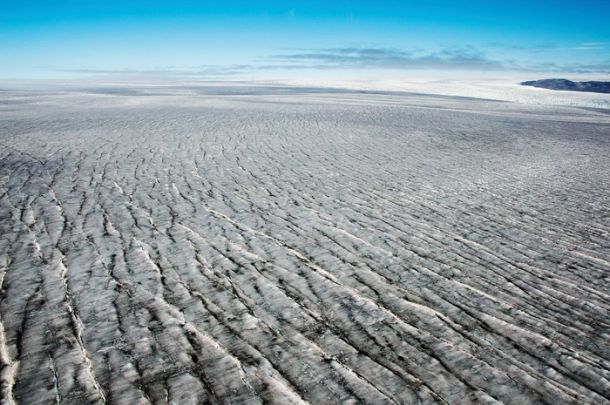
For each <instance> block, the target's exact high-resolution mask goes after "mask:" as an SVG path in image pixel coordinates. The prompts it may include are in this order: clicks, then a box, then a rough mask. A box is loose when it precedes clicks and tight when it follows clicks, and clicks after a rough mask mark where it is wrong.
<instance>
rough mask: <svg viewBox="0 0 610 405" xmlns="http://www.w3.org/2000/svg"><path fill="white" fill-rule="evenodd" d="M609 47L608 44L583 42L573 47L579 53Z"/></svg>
mask: <svg viewBox="0 0 610 405" xmlns="http://www.w3.org/2000/svg"><path fill="white" fill-rule="evenodd" d="M607 45H608V44H607V43H605V42H583V43H580V44H578V45H577V46H575V47H572V49H576V50H579V51H594V50H598V49H604V48H606V47H607Z"/></svg>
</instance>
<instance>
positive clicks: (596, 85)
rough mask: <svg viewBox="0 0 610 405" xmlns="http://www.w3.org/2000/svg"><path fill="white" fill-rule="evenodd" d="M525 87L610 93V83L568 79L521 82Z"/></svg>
mask: <svg viewBox="0 0 610 405" xmlns="http://www.w3.org/2000/svg"><path fill="white" fill-rule="evenodd" d="M521 84H522V85H524V86H533V87H540V88H542V89H549V90H569V91H587V92H592V93H610V82H600V81H589V82H573V81H571V80H568V79H543V80H530V81H526V82H521Z"/></svg>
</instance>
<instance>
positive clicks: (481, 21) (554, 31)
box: [0, 0, 610, 79]
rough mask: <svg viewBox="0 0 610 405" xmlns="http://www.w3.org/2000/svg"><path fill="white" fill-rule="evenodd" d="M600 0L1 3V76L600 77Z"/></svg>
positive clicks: (609, 51)
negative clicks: (467, 74) (443, 74)
mask: <svg viewBox="0 0 610 405" xmlns="http://www.w3.org/2000/svg"><path fill="white" fill-rule="evenodd" d="M609 16H610V1H609V0H597V1H594V0H579V1H566V0H555V1H550V0H528V1H524V0H512V1H504V2H502V1H495V0H489V1H483V0H455V1H449V0H428V1H424V0H417V1H409V0H402V1H387V0H376V1H358V0H352V1H343V0H338V1H330V0H326V1H320V0H309V1H254V0H251V1H232V0H226V1H222V2H221V1H218V2H209V1H192V0H169V1H168V0H147V1H141V0H136V1H126V0H122V1H120V0H105V1H98V0H63V1H54V0H46V1H34V0H14V1H11V0H0V79H28V78H33V79H52V78H70V77H76V78H78V77H89V76H117V77H118V76H122V77H129V76H143V77H175V78H197V79H199V78H201V79H206V78H207V79H217V78H230V77H236V78H244V77H245V78H247V77H267V78H273V77H290V76H295V77H301V76H303V75H305V76H307V75H309V76H312V77H315V76H316V75H322V74H324V75H333V74H335V75H342V74H344V73H345V72H369V73H370V72H374V74H378V75H384V74H388V75H389V74H390V73H392V72H393V73H395V72H415V71H417V72H432V71H434V72H448V74H451V73H452V72H456V71H462V72H464V71H465V72H473V73H474V74H476V73H477V72H532V74H534V73H535V74H537V76H556V75H558V74H559V73H583V74H588V73H591V74H610V23H609V22H608V21H610V17H609Z"/></svg>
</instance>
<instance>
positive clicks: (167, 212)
mask: <svg viewBox="0 0 610 405" xmlns="http://www.w3.org/2000/svg"><path fill="white" fill-rule="evenodd" d="M609 271H610V114H608V110H594V109H584V108H575V107H552V108H551V107H544V106H525V105H519V104H513V103H508V102H492V101H484V100H476V99H465V98H450V97H438V96H422V95H409V94H383V93H376V94H358V92H350V91H334V92H333V91H323V90H319V89H295V88H289V87H286V88H263V87H237V86H233V87H230V88H229V87H227V88H224V87H218V86H216V87H215V86H199V87H185V86H174V87H170V86H165V87H154V88H153V87H151V88H145V87H142V88H138V87H129V88H120V87H116V86H114V87H112V86H110V87H106V88H102V87H97V88H93V87H92V88H85V87H83V88H80V89H78V88H74V87H73V88H71V90H70V91H61V90H56V91H53V92H35V91H26V90H21V91H9V90H4V91H0V283H1V292H0V294H1V295H0V315H1V321H2V324H1V328H0V363H1V367H2V370H1V375H0V383H1V392H0V402H1V403H3V404H4V403H13V402H14V403H19V404H27V405H30V404H49V403H55V402H57V403H66V404H79V403H110V404H147V403H156V404H164V403H170V402H171V403H175V404H188V403H234V404H242V403H243V404H257V403H276V404H289V403H303V402H309V403H312V404H326V403H373V404H384V403H388V404H398V403H401V404H415V403H424V404H427V403H444V404H448V403H451V404H460V403H473V402H480V403H497V402H503V403H513V404H526V403H552V404H562V403H594V404H604V403H610V401H609V398H610V348H609V345H608V341H609V338H610V319H609V317H608V314H609V309H610V291H609V288H608V286H609V283H608V276H609Z"/></svg>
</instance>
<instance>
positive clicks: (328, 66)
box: [61, 42, 610, 79]
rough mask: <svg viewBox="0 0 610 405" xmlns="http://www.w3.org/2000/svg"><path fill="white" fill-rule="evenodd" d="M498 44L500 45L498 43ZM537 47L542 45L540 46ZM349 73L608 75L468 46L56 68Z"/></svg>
mask: <svg viewBox="0 0 610 405" xmlns="http://www.w3.org/2000/svg"><path fill="white" fill-rule="evenodd" d="M498 46H500V45H498ZM540 46H542V45H540ZM581 46H583V47H590V48H595V47H603V46H605V44H604V43H602V42H591V43H583V44H581ZM339 69H341V70H345V69H347V70H349V69H393V70H412V69H436V70H472V71H477V70H478V71H494V70H496V71H521V72H548V73H559V72H566V73H610V60H606V61H603V62H602V63H597V64H592V63H589V64H586V63H565V64H561V63H557V62H553V61H548V62H535V63H527V62H524V61H517V60H496V59H492V58H489V57H488V56H486V54H485V53H484V52H481V51H480V50H478V49H477V48H475V47H473V46H464V47H455V48H445V49H441V50H438V51H434V52H423V51H421V50H417V51H415V50H402V49H396V48H384V47H343V48H318V49H304V50H303V49H297V50H292V52H289V50H287V51H286V52H285V53H281V54H276V55H272V56H267V57H261V58H260V59H258V62H255V63H251V64H239V65H237V64H233V65H202V66H193V67H189V66H187V67H185V66H166V67H157V68H154V69H142V70H138V69H109V70H105V69H92V68H80V69H69V70H61V71H63V72H70V73H78V74H85V75H112V76H124V77H129V76H139V77H149V78H150V77H173V78H198V77H201V78H210V79H214V78H222V77H231V76H239V75H248V74H258V73H261V72H266V71H269V72H270V71H278V70H284V71H296V70H339Z"/></svg>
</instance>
